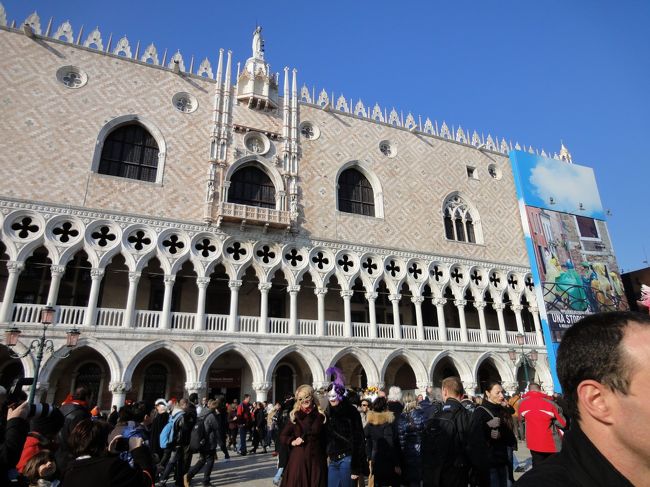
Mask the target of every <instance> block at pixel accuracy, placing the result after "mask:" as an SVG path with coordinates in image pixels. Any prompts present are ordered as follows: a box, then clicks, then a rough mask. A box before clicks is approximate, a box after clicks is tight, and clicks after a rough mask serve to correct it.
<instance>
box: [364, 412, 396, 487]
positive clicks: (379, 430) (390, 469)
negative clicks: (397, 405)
mask: <svg viewBox="0 0 650 487" xmlns="http://www.w3.org/2000/svg"><path fill="white" fill-rule="evenodd" d="M364 430H365V436H366V455H367V457H368V458H369V459H370V461H371V462H372V474H373V475H374V477H375V485H398V482H397V474H396V472H395V468H396V467H399V465H400V448H399V439H398V437H397V427H396V425H395V415H394V414H393V413H392V412H391V411H382V412H378V411H370V412H369V413H368V422H367V423H366V427H365V428H364Z"/></svg>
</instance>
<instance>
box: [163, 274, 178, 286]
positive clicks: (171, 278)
mask: <svg viewBox="0 0 650 487" xmlns="http://www.w3.org/2000/svg"><path fill="white" fill-rule="evenodd" d="M164 281H165V284H174V282H175V281H176V274H165V277H164Z"/></svg>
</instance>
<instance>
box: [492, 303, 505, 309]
mask: <svg viewBox="0 0 650 487" xmlns="http://www.w3.org/2000/svg"><path fill="white" fill-rule="evenodd" d="M492 308H494V309H495V310H497V311H503V310H504V309H506V305H505V304H503V303H492Z"/></svg>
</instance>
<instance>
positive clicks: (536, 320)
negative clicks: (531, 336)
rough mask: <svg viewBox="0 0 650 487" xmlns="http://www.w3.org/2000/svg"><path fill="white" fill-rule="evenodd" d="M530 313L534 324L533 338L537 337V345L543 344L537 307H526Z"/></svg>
mask: <svg viewBox="0 0 650 487" xmlns="http://www.w3.org/2000/svg"><path fill="white" fill-rule="evenodd" d="M528 310H529V311H530V314H532V315H533V323H534V324H535V338H536V339H537V345H544V335H543V334H542V326H541V325H540V323H539V314H538V313H539V309H537V308H536V307H535V306H531V307H530V308H528Z"/></svg>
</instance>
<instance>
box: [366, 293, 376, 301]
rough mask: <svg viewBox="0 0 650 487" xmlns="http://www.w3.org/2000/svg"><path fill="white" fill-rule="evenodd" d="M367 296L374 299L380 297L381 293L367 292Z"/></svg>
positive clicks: (369, 299) (370, 299)
mask: <svg viewBox="0 0 650 487" xmlns="http://www.w3.org/2000/svg"><path fill="white" fill-rule="evenodd" d="M365 296H366V299H367V300H368V301H374V300H376V299H377V298H378V297H379V293H366V294H365Z"/></svg>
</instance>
